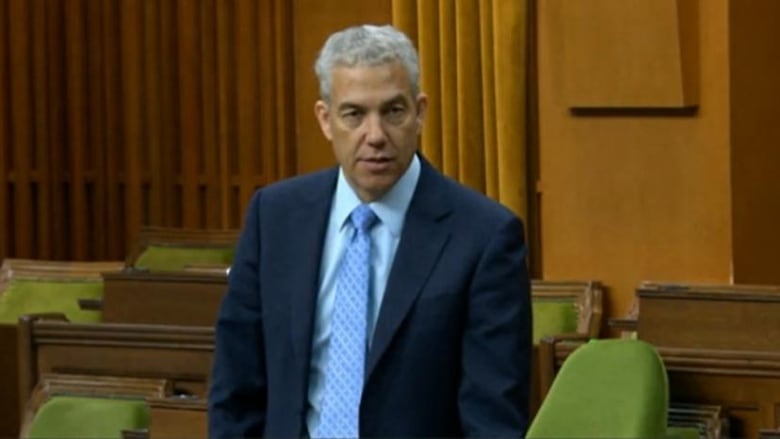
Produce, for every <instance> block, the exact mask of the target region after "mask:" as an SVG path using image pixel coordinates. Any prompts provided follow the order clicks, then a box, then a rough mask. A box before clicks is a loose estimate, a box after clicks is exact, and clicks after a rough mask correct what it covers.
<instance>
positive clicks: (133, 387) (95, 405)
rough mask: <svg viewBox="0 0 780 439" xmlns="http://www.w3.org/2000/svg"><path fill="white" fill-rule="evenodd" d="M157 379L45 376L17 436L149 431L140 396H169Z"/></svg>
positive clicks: (111, 434)
mask: <svg viewBox="0 0 780 439" xmlns="http://www.w3.org/2000/svg"><path fill="white" fill-rule="evenodd" d="M170 391H171V388H170V384H169V383H168V382H167V381H166V380H161V379H145V378H124V377H108V376H91V375H68V374H46V375H44V376H42V379H41V381H40V382H38V384H37V385H36V388H35V390H34V392H33V394H32V396H31V398H30V400H29V401H28V403H27V405H26V408H25V414H24V421H23V423H22V431H21V437H22V438H30V439H33V438H34V439H49V438H51V439H54V438H74V439H75V438H95V439H98V438H100V439H102V438H120V437H121V436H122V431H123V430H129V429H144V428H148V427H149V408H148V405H147V403H146V398H154V397H156V398H159V397H162V396H164V395H168V394H170Z"/></svg>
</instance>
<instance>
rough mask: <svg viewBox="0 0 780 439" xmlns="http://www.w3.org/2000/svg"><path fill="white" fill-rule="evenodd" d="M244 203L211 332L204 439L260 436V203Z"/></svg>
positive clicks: (262, 360)
mask: <svg viewBox="0 0 780 439" xmlns="http://www.w3.org/2000/svg"><path fill="white" fill-rule="evenodd" d="M260 200H261V192H259V191H258V192H257V193H256V194H255V196H254V197H253V199H252V201H251V202H250V204H249V209H248V211H247V214H246V218H245V223H244V229H243V231H242V233H241V237H240V238H239V242H238V248H237V250H236V256H235V258H234V261H233V265H232V267H231V269H230V275H229V279H228V290H227V292H226V294H225V296H224V297H223V299H222V305H221V307H220V310H219V313H218V316H217V323H216V333H215V350H214V362H213V368H212V375H211V387H210V390H209V400H208V418H209V437H210V438H213V439H217V438H231V439H233V438H238V437H244V438H245V437H260V436H262V435H263V429H264V427H265V417H266V385H267V384H266V368H265V354H264V341H263V322H262V318H263V310H262V303H261V300H260V284H259V272H258V270H259V264H260V261H259V255H260V238H259V237H260V204H261V202H260Z"/></svg>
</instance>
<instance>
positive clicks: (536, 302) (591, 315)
mask: <svg viewBox="0 0 780 439" xmlns="http://www.w3.org/2000/svg"><path fill="white" fill-rule="evenodd" d="M603 295H604V294H603V287H602V286H601V284H600V283H598V282H596V281H548V280H533V281H532V282H531V296H532V303H531V306H532V311H533V341H534V344H537V343H538V342H539V340H541V338H542V337H544V336H548V335H557V334H566V333H578V334H582V335H586V336H588V337H592V338H596V337H598V335H599V332H600V329H601V316H602V301H603Z"/></svg>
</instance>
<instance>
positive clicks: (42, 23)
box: [30, 0, 52, 258]
mask: <svg viewBox="0 0 780 439" xmlns="http://www.w3.org/2000/svg"><path fill="white" fill-rule="evenodd" d="M30 3H31V6H32V28H33V29H37V32H33V33H32V60H33V75H32V80H33V94H34V101H33V108H34V122H33V123H34V127H35V128H34V131H35V136H34V137H35V148H34V149H33V150H32V151H31V152H32V153H33V154H34V157H33V160H32V162H33V169H34V178H35V182H34V183H33V185H34V187H35V188H36V190H35V192H36V197H35V199H33V203H34V211H35V216H34V217H33V221H34V227H35V230H34V233H35V235H36V244H37V246H36V247H37V248H36V249H35V254H36V255H37V257H41V258H51V254H52V251H51V250H52V247H51V233H50V232H51V230H50V228H49V221H50V220H49V218H51V186H50V184H51V182H50V179H49V163H50V162H49V159H48V149H49V148H48V146H49V137H48V134H49V131H48V126H47V125H48V117H47V116H48V115H47V111H46V109H47V108H48V97H49V90H48V75H47V70H46V64H47V62H46V61H47V60H46V58H47V50H48V48H47V42H48V41H47V37H46V34H47V30H48V29H47V26H46V9H45V8H46V4H45V0H34V1H32V2H30Z"/></svg>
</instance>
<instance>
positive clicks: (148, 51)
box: [143, 0, 165, 224]
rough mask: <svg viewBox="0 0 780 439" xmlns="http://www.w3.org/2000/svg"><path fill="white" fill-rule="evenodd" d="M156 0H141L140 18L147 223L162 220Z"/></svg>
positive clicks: (158, 35)
mask: <svg viewBox="0 0 780 439" xmlns="http://www.w3.org/2000/svg"><path fill="white" fill-rule="evenodd" d="M160 3H161V2H160V1H158V0H145V2H144V21H143V35H144V42H143V47H144V50H143V53H144V61H145V62H144V83H145V85H146V87H145V89H144V94H143V98H144V105H143V106H144V109H145V120H146V139H145V140H146V141H145V142H144V145H143V147H144V149H146V154H145V155H146V157H147V159H148V165H147V166H144V168H145V169H146V172H147V173H148V178H149V182H148V190H149V199H148V201H149V211H148V212H146V215H145V217H146V218H147V221H146V222H147V223H149V224H163V218H164V215H163V209H164V207H163V206H165V200H164V198H163V195H164V194H165V192H164V191H163V188H162V185H163V174H164V172H163V158H162V156H163V155H164V154H165V151H164V150H163V148H162V143H161V138H162V129H161V126H160V119H161V109H162V102H160V101H161V88H162V86H161V82H162V81H161V75H160V72H161V68H160V63H161V62H162V58H161V50H160V45H161V43H160Z"/></svg>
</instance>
